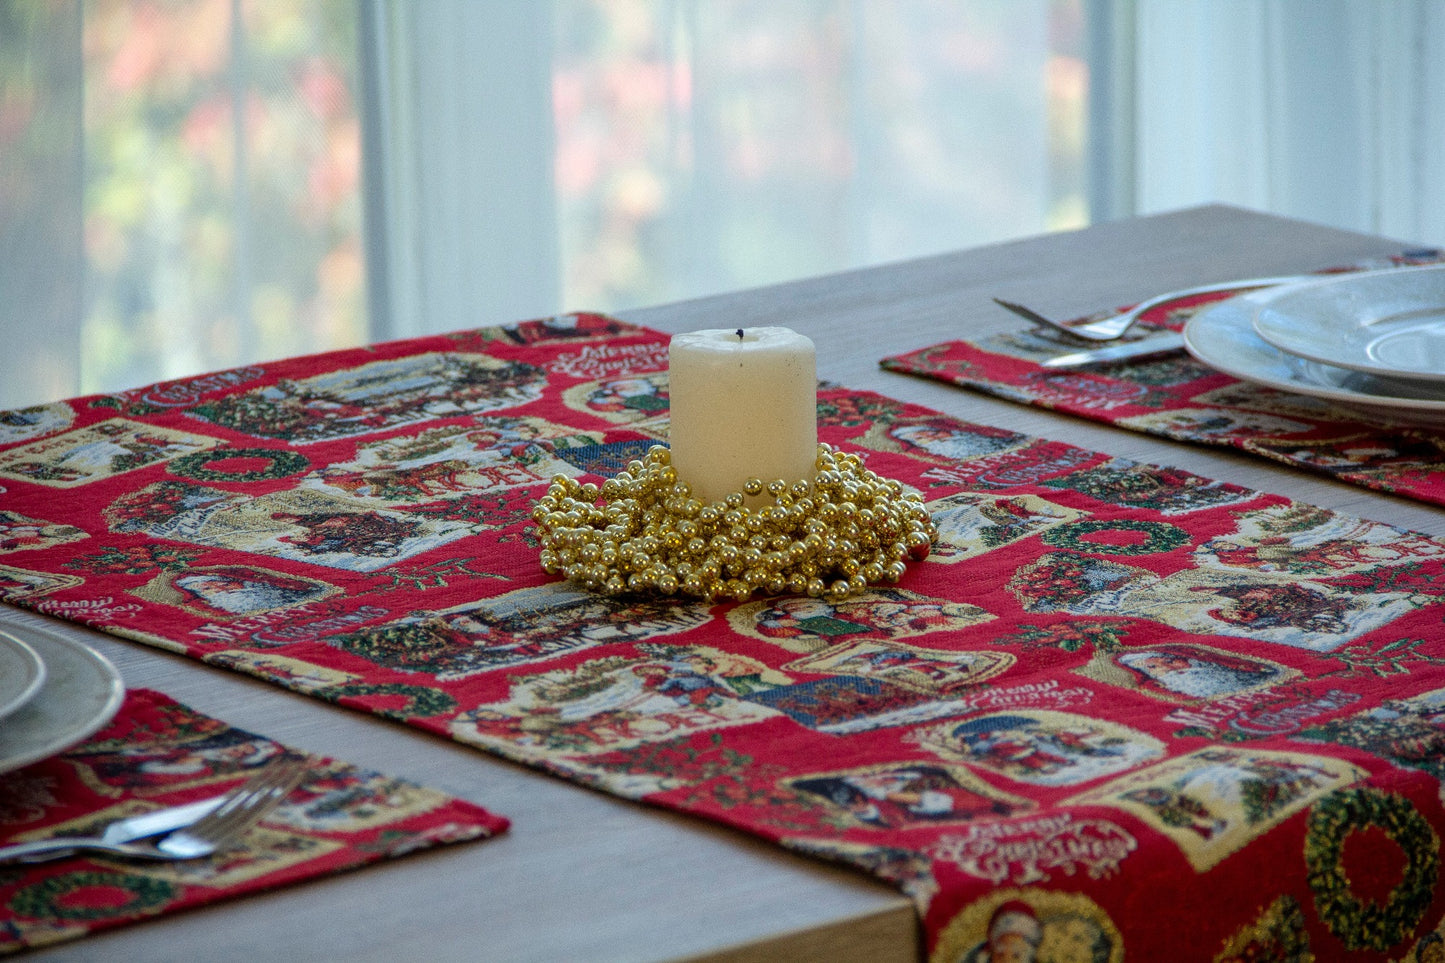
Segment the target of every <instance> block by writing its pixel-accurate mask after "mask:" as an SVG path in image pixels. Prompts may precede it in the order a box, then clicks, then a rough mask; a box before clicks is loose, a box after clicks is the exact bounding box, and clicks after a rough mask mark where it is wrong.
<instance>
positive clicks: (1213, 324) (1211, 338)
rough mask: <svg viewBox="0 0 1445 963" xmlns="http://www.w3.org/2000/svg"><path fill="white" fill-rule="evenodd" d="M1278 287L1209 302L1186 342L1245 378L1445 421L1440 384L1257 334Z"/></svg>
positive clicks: (1394, 416)
mask: <svg viewBox="0 0 1445 963" xmlns="http://www.w3.org/2000/svg"><path fill="white" fill-rule="evenodd" d="M1278 293H1280V292H1275V291H1256V292H1254V293H1251V294H1241V295H1239V296H1238V297H1233V298H1230V299H1228V300H1227V301H1220V302H1219V303H1218V304H1215V305H1212V306H1210V307H1208V308H1205V309H1204V310H1203V311H1200V312H1199V313H1198V314H1196V315H1194V317H1192V318H1190V319H1189V323H1188V324H1186V325H1185V326H1184V347H1185V348H1186V349H1187V350H1188V351H1189V353H1190V354H1192V355H1193V356H1194V357H1195V358H1197V359H1199V360H1200V361H1202V362H1204V363H1205V364H1207V365H1209V366H1210V367H1211V368H1216V369H1218V370H1220V371H1223V372H1224V373H1225V374H1227V375H1232V376H1234V377H1236V378H1240V379H1243V380H1244V381H1252V382H1255V383H1256V384H1262V385H1265V386H1267V387H1270V388H1277V389H1279V390H1280V391H1289V392H1293V393H1294V394H1299V395H1307V396H1309V397H1312V398H1324V399H1326V400H1328V401H1332V402H1335V403H1336V404H1338V405H1339V406H1340V407H1344V408H1349V409H1351V410H1353V411H1356V412H1361V413H1364V414H1367V415H1370V416H1372V417H1374V418H1380V419H1384V420H1386V421H1391V422H1396V423H1403V424H1417V425H1430V426H1433V427H1445V390H1442V389H1441V387H1440V386H1439V385H1436V384H1431V383H1428V382H1421V381H1410V380H1407V379H1399V378H1379V377H1376V376H1374V375H1368V374H1364V373H1362V372H1359V371H1351V370H1350V369H1348V368H1337V367H1335V366H1333V365H1328V364H1320V363H1318V362H1315V361H1309V360H1307V359H1304V358H1299V357H1295V356H1294V355H1291V354H1287V353H1285V352H1283V351H1281V350H1280V349H1278V348H1276V347H1275V346H1274V345H1272V344H1270V343H1269V342H1267V341H1265V340H1264V339H1263V338H1261V337H1260V336H1259V335H1258V334H1256V333H1255V330H1254V316H1255V312H1256V311H1257V310H1258V309H1259V308H1260V307H1261V306H1262V305H1264V304H1266V303H1268V301H1269V299H1270V297H1271V296H1272V295H1275V294H1278Z"/></svg>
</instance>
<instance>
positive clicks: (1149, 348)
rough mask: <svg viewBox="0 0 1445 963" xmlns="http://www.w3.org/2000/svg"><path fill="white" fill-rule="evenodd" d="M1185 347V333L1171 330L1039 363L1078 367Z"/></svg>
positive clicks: (1141, 356) (1048, 365)
mask: <svg viewBox="0 0 1445 963" xmlns="http://www.w3.org/2000/svg"><path fill="white" fill-rule="evenodd" d="M1183 347H1184V335H1182V334H1175V333H1174V332H1172V331H1170V332H1168V333H1167V334H1159V335H1153V336H1151V337H1148V338H1143V339H1141V340H1139V341H1130V342H1128V343H1127V344H1115V345H1110V346H1109V347H1107V348H1094V349H1093V350H1090V351H1074V352H1072V353H1070V354H1061V355H1056V356H1055V357H1052V358H1049V359H1048V360H1047V361H1040V362H1039V364H1040V365H1041V366H1043V367H1045V368H1078V367H1081V366H1082V365H1086V364H1095V363H1096V362H1099V361H1122V360H1123V359H1125V358H1147V357H1149V356H1150V355H1155V354H1168V353H1170V352H1171V351H1178V350H1180V349H1181V348H1183Z"/></svg>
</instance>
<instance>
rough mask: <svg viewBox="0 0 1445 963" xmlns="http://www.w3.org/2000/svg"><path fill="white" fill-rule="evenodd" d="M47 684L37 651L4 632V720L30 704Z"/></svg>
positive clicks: (0, 650) (0, 707) (0, 694)
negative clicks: (43, 685) (26, 704)
mask: <svg viewBox="0 0 1445 963" xmlns="http://www.w3.org/2000/svg"><path fill="white" fill-rule="evenodd" d="M44 682H45V663H44V662H41V661H40V656H38V655H36V654H35V650H34V649H32V648H31V647H30V646H28V645H26V644H25V643H24V642H21V641H20V640H19V639H17V638H16V637H15V636H13V635H11V634H9V633H8V632H3V631H0V719H3V718H5V717H6V716H8V715H9V714H10V713H12V712H14V711H15V710H16V709H18V708H20V707H21V706H23V705H24V704H25V703H27V702H29V701H30V699H31V698H32V697H33V696H34V695H35V693H37V692H39V691H40V686H41V685H42V684H43V683H44Z"/></svg>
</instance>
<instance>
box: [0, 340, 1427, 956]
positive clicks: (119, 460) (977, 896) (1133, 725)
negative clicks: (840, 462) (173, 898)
mask: <svg viewBox="0 0 1445 963" xmlns="http://www.w3.org/2000/svg"><path fill="white" fill-rule="evenodd" d="M666 351H667V338H666V336H665V335H662V334H660V333H658V332H655V331H650V330H647V329H643V328H638V327H634V326H631V325H628V324H625V323H623V322H620V321H617V320H615V319H611V318H607V317H604V316H600V315H575V316H567V317H559V318H551V319H545V320H539V321H529V322H525V323H520V324H516V325H511V326H507V327H498V328H487V329H481V330H473V331H466V332H459V333H455V334H451V335H447V336H438V337H431V338H423V339H417V340H412V341H406V342H396V343H390V344H383V345H378V346H375V347H372V348H368V349H365V350H354V351H345V352H338V353H332V354H326V355H318V356H313V357H308V358H298V359H292V360H289V361H281V362H276V363H273V364H266V365H257V366H253V367H248V368H243V369H238V370H234V371H227V372H221V373H217V374H214V375H210V376H207V377H203V378H196V379H190V380H187V381H180V382H172V383H168V384H163V385H157V386H153V387H150V388H142V389H138V390H135V391H131V392H126V393H123V394H119V395H106V396H100V397H90V398H80V399H76V400H73V401H70V402H66V403H63V404H54V405H47V406H43V407H39V408H34V409H29V410H26V411H17V412H11V413H8V414H6V415H4V416H0V484H3V485H4V486H5V491H4V492H3V493H0V519H3V521H0V551H3V552H4V553H5V554H4V555H3V556H0V557H3V559H4V561H3V564H0V591H3V593H4V596H5V597H6V598H7V599H8V600H9V601H11V602H13V603H15V604H18V605H24V606H29V607H33V608H35V609H38V610H40V611H44V612H48V613H51V614H54V615H60V616H62V617H65V618H69V619H74V620H76V621H79V622H83V623H85V624H87V625H91V626H94V627H96V628H99V629H102V630H104V631H106V632H110V633H113V634H115V635H119V636H123V637H125V638H128V639H133V640H136V641H138V642H143V643H147V644H152V645H156V646H159V647H163V648H165V649H168V650H171V651H179V652H184V653H186V654H188V655H190V656H192V657H194V658H197V659H201V660H203V661H205V662H207V663H209V664H211V665H214V666H216V667H218V668H226V669H233V670H236V671H241V672H246V673H250V674H253V675H256V676H259V677H261V678H264V679H269V680H271V681H273V682H275V683H277V684H279V685H282V686H285V687H288V688H290V689H292V690H295V691H297V692H301V693H305V694H308V695H311V696H314V697H317V698H321V699H325V700H329V701H332V702H335V703H337V704H339V705H342V706H346V707H350V708H353V709H358V710H363V711H368V712H373V713H377V714H380V715H383V716H387V717H390V718H392V719H395V720H398V721H401V722H405V723H407V724H409V725H412V726H416V727H418V728H420V729H423V730H426V731H429V732H434V733H440V734H444V735H446V736H449V737H451V738H452V739H455V740H457V741H459V742H461V743H465V744H467V745H470V746H475V747H477V748H479V749H482V750H485V751H487V752H491V753H495V754H497V755H500V756H503V757H506V758H509V759H514V760H518V761H521V762H523V763H526V764H529V765H532V766H535V767H538V768H540V769H543V770H545V771H547V772H549V773H552V774H554V775H557V776H560V777H563V778H567V779H571V780H575V781H577V782H579V783H582V784H584V785H588V786H592V787H595V788H597V789H601V790H605V791H607V792H610V793H614V794H616V795H618V796H622V797H626V798H630V799H637V800H645V801H646V802H648V803H650V804H654V805H657V806H663V807H668V808H671V809H674V810H677V811H680V812H685V813H690V814H692V815H695V816H698V817H701V818H704V819H709V820H714V821H717V822H719V823H723V824H726V825H729V826H733V827H737V828H740V829H742V830H745V831H747V832H750V833H753V834H756V835H757V836H760V837H762V838H764V839H768V840H772V841H775V842H777V843H779V844H781V845H783V846H786V847H788V848H790V849H792V850H795V851H797V852H800V853H806V854H809V855H811V856H815V857H818V858H822V859H827V860H832V861H836V862H840V863H844V864H848V865H851V866H854V867H858V868H860V869H862V870H864V871H866V872H869V873H872V874H874V875H876V876H877V877H880V878H882V879H884V880H887V881H890V882H891V883H893V884H894V885H896V886H898V887H899V888H900V889H901V890H902V891H903V892H905V893H907V894H908V895H909V896H910V897H911V898H912V899H913V900H914V901H915V902H916V904H917V907H918V911H919V914H920V916H921V919H922V920H923V923H924V928H925V932H926V935H927V947H928V952H929V954H930V956H931V957H932V958H933V959H936V960H949V961H955V960H966V961H982V960H988V959H995V960H997V959H1004V958H1007V957H1006V953H1007V952H1008V951H1009V947H1010V946H1012V948H1013V949H1014V950H1016V951H1020V952H1023V951H1027V953H1029V954H1032V956H1033V957H1034V958H1037V959H1039V960H1055V961H1063V960H1073V959H1091V960H1114V961H1117V960H1121V959H1123V958H1124V955H1125V953H1126V951H1127V953H1128V954H1129V956H1130V958H1132V959H1146V960H1152V959H1165V958H1168V959H1175V960H1181V961H1183V960H1223V959H1294V960H1304V959H1309V958H1311V955H1313V957H1314V958H1317V959H1330V960H1402V959H1409V960H1423V959H1425V958H1427V956H1428V954H1429V953H1431V952H1435V951H1436V950H1435V949H1432V948H1433V947H1436V946H1437V945H1438V944H1439V943H1440V941H1441V939H1442V937H1445V928H1442V924H1441V918H1442V913H1445V895H1437V894H1440V893H1441V888H1440V887H1439V886H1438V883H1439V877H1440V833H1441V832H1442V829H1445V807H1442V799H1441V777H1442V776H1445V762H1442V758H1445V756H1442V752H1441V749H1442V746H1445V742H1442V738H1445V737H1442V727H1441V720H1442V719H1445V638H1442V632H1441V621H1442V617H1445V604H1442V599H1441V595H1442V591H1445V590H1442V586H1445V579H1442V576H1445V540H1440V539H1436V538H1431V537H1428V536H1425V535H1422V534H1418V533H1413V532H1409V531H1403V530H1401V529H1398V528H1394V527H1391V526H1388V525H1383V524H1377V523H1371V522H1366V521H1362V520H1360V519H1357V518H1352V517H1348V516H1345V515H1342V514H1338V513H1335V512H1332V511H1327V510H1325V509H1322V508H1318V507H1315V506H1311V505H1308V504H1302V503H1298V502H1293V501H1291V500H1289V499H1286V498H1284V497H1281V496H1278V495H1272V494H1267V493H1263V492H1259V491H1253V490H1249V489H1246V488H1243V487H1240V486H1238V485H1233V484H1229V483H1226V482H1223V481H1217V480H1211V479H1207V478H1202V477H1198V476H1195V475H1191V474H1188V473H1185V472H1182V471H1178V470H1175V469H1171V468H1167V467H1159V466H1153V465H1147V464H1139V463H1135V462H1130V461H1126V460H1122V459H1119V458H1113V457H1110V456H1108V455H1104V454H1100V453H1097V452H1091V451H1086V450H1084V449H1081V448H1078V447H1075V446H1072V445H1068V444H1064V443H1061V442H1057V441H1048V440H1044V439H1040V438H1036V437H1031V436H1026V435H1023V434H1019V433H1015V432H1011V431H1006V430H1002V429H998V428H993V427H988V426H985V425H977V424H969V423H966V422H963V421H960V420H957V419H954V418H951V417H946V416H943V415H940V414H938V413H936V412H933V411H929V410H927V409H925V408H921V407H918V406H914V405H910V404H904V403H901V402H898V401H894V400H891V399H889V398H886V397H883V396H880V395H877V394H872V393H865V392H858V391H852V390H847V389H842V388H827V389H824V390H821V391H820V393H819V396H818V415H819V434H820V438H821V440H822V441H824V442H827V443H828V444H830V445H833V446H834V447H836V448H838V449H840V450H843V451H846V452H852V453H856V454H857V455H858V456H859V457H861V458H863V459H865V460H866V463H867V465H868V467H869V468H870V469H872V470H873V471H875V472H877V473H878V474H879V475H882V476H884V477H886V478H890V479H895V480H897V481H899V482H900V483H901V484H903V485H905V486H907V487H908V488H910V489H912V490H915V491H917V492H919V493H921V494H922V495H923V497H924V498H925V500H926V502H927V504H928V507H929V510H930V512H931V514H932V517H933V520H934V522H935V524H936V526H937V529H938V532H939V536H938V540H937V543H936V544H935V545H934V547H933V551H932V554H931V555H930V556H929V557H928V558H927V559H926V560H924V561H921V562H917V563H914V564H911V565H909V566H908V568H907V571H906V573H905V574H904V575H903V577H902V579H901V580H900V581H898V582H897V583H896V584H887V583H885V584H880V585H877V586H875V587H873V588H872V589H871V590H870V591H868V592H866V593H865V594H863V595H861V596H857V597H853V598H849V599H847V600H844V601H840V602H836V603H830V602H826V601H824V600H822V599H818V598H811V597H807V596H788V595H784V596H775V597H755V598H752V599H749V600H746V601H741V602H738V601H729V602H726V603H720V604H716V605H706V604H703V603H699V602H695V601H690V600H686V599H679V598H671V597H656V596H650V595H622V596H617V597H606V596H601V595H596V594H590V593H588V592H585V591H583V590H581V589H580V588H578V587H577V586H575V585H572V584H569V583H567V582H564V581H561V580H558V579H554V578H551V577H549V576H547V575H545V574H544V573H543V572H542V570H541V567H540V564H539V559H538V548H537V545H536V532H535V528H534V525H533V522H532V520H531V514H532V511H533V508H534V506H535V503H536V501H537V500H538V499H539V498H540V497H541V496H542V495H543V493H544V492H545V491H546V489H547V485H548V480H549V479H550V478H551V477H552V476H555V475H557V474H565V475H570V476H575V477H585V478H586V479H589V480H592V481H601V480H603V479H605V478H606V477H609V476H611V475H613V474H615V473H617V472H619V471H620V470H622V469H623V468H624V467H625V466H627V465H628V463H629V462H630V461H632V460H633V459H636V458H639V457H640V456H642V455H643V454H644V453H645V452H646V451H647V449H648V448H649V447H650V446H652V445H654V444H657V443H659V442H660V441H662V440H664V439H665V438H666V428H667V423H668V396H667V374H666Z"/></svg>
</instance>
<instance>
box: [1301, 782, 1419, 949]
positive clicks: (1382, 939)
mask: <svg viewBox="0 0 1445 963" xmlns="http://www.w3.org/2000/svg"><path fill="white" fill-rule="evenodd" d="M1371 826H1374V827H1376V828H1378V829H1380V830H1382V831H1383V832H1384V833H1385V835H1386V836H1388V837H1390V839H1391V840H1392V841H1393V842H1394V843H1395V844H1396V845H1397V846H1399V847H1400V848H1401V849H1402V850H1403V851H1404V853H1405V860H1406V862H1405V874H1404V878H1403V879H1402V880H1401V881H1400V883H1399V885H1397V886H1396V887H1395V888H1394V889H1393V890H1392V891H1391V892H1390V897H1389V899H1388V900H1386V901H1385V903H1384V904H1383V905H1379V904H1374V903H1365V902H1364V901H1362V900H1360V899H1359V898H1358V897H1356V896H1355V894H1354V892H1353V891H1352V890H1351V889H1350V880H1349V877H1348V876H1347V875H1346V874H1345V868H1344V861H1343V857H1344V848H1345V840H1346V839H1348V838H1349V835H1350V833H1351V832H1353V831H1355V830H1363V829H1368V828H1370V827H1371ZM1439 846H1440V839H1439V837H1438V836H1436V835H1435V830H1434V829H1432V828H1431V827H1430V824H1429V823H1428V822H1426V820H1425V818H1424V817H1423V816H1421V815H1420V814H1419V813H1418V812H1416V811H1415V807H1414V805H1413V804H1412V803H1411V802H1410V801H1409V800H1408V799H1406V798H1404V797H1403V796H1397V795H1394V794H1388V793H1382V792H1380V791H1378V790H1375V789H1347V790H1342V791H1340V792H1337V793H1334V794H1332V795H1330V796H1328V797H1327V798H1325V799H1322V800H1321V801H1320V802H1318V803H1317V804H1315V806H1314V808H1313V809H1311V810H1310V816H1309V835H1308V836H1307V838H1306V839H1305V863H1306V866H1307V867H1308V870H1309V875H1308V880H1309V884H1310V889H1311V890H1312V891H1313V892H1314V896H1315V909H1316V910H1317V911H1318V912H1319V915H1320V918H1321V919H1323V920H1324V921H1325V923H1326V925H1328V926H1329V928H1330V932H1332V933H1334V934H1335V936H1337V937H1339V938H1340V940H1341V942H1343V943H1344V944H1345V946H1346V947H1348V948H1349V949H1352V950H1358V949H1373V950H1384V949H1388V948H1390V947H1392V946H1394V945H1396V944H1397V943H1399V942H1400V941H1401V940H1403V939H1404V938H1405V936H1406V935H1408V934H1409V933H1410V931H1411V930H1413V929H1414V928H1415V927H1416V926H1417V925H1418V924H1419V922H1420V919H1421V917H1423V916H1424V915H1425V910H1426V909H1427V908H1428V907H1429V905H1430V901H1431V899H1432V898H1433V896H1434V890H1435V882H1436V880H1437V878H1438V877H1439V875H1440V854H1439Z"/></svg>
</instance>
